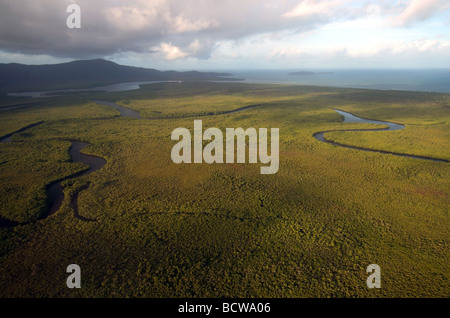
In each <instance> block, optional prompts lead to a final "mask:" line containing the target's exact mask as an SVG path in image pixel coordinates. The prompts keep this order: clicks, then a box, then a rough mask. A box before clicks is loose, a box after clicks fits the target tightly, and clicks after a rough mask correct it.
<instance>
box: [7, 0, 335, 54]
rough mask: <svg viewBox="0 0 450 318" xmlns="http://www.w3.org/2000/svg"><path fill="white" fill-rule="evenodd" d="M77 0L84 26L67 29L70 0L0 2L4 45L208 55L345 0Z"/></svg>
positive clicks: (321, 17) (313, 21)
mask: <svg viewBox="0 0 450 318" xmlns="http://www.w3.org/2000/svg"><path fill="white" fill-rule="evenodd" d="M74 2H76V3H77V4H79V5H80V7H81V13H82V27H81V29H72V30H70V29H68V28H67V27H66V18H67V16H68V14H67V13H66V6H67V5H68V4H69V3H70V2H69V1H55V0H39V1H31V0H28V1H17V0H0V49H1V50H3V51H7V52H18V53H23V54H47V55H51V56H58V57H74V58H80V57H95V56H106V55H113V54H116V53H120V52H127V51H128V52H136V53H143V52H155V51H157V52H161V51H162V52H164V54H165V58H166V59H167V58H169V59H172V58H179V57H186V56H196V57H199V58H207V57H209V56H210V55H211V52H212V50H213V49H214V47H215V46H216V43H218V42H220V41H226V40H239V39H243V38H246V37H249V36H253V35H255V34H262V33H265V32H273V33H276V32H281V31H284V30H295V31H294V32H305V31H308V30H312V29H314V28H317V27H318V26H320V25H323V24H326V23H328V22H329V21H330V19H332V17H331V16H333V18H335V17H336V15H339V14H340V13H336V12H335V13H331V11H330V9H331V8H333V7H336V6H337V4H338V3H340V1H312V0H307V1H300V2H299V1H298V0H285V1H279V0H265V1H262V0H245V1H242V0H221V1H208V0H196V1H195V4H193V3H192V2H190V1H184V0H152V1H145V0H116V1H109V0H96V1H90V0H77V1H74ZM325 11H326V12H325ZM341 11H342V10H341ZM325 13H326V14H325ZM287 17H288V18H287ZM193 43H196V44H195V46H196V48H194V47H192V46H193V45H194V44H193Z"/></svg>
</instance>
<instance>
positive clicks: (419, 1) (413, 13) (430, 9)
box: [394, 0, 450, 26]
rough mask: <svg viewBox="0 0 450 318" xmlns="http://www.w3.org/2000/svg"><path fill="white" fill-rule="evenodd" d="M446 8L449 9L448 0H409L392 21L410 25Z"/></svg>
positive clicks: (400, 24) (401, 24)
mask: <svg viewBox="0 0 450 318" xmlns="http://www.w3.org/2000/svg"><path fill="white" fill-rule="evenodd" d="M448 9H450V3H449V1H448V0H426V1H424V0H411V1H410V2H409V4H408V5H407V6H406V8H405V9H404V10H403V11H402V12H401V13H400V14H399V15H398V16H396V17H395V18H394V23H395V24H397V25H399V26H410V25H412V24H414V23H417V22H421V21H425V20H426V19H428V18H430V17H432V16H433V15H434V14H436V13H438V12H442V11H445V10H448Z"/></svg>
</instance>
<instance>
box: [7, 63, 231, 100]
mask: <svg viewBox="0 0 450 318" xmlns="http://www.w3.org/2000/svg"><path fill="white" fill-rule="evenodd" d="M224 76H231V74H228V73H213V72H197V71H190V72H176V71H158V70H155V69H148V68H141V67H132V66H124V65H119V64H116V63H114V62H110V61H106V60H101V59H97V60H80V61H73V62H68V63H62V64H50V65H24V64H17V63H11V64H0V92H1V93H7V92H9V93H11V92H20V91H36V90H37V91H40V90H54V89H67V88H88V87H94V86H101V85H108V84H114V83H121V82H135V81H161V80H220V79H229V78H226V77H225V78H224Z"/></svg>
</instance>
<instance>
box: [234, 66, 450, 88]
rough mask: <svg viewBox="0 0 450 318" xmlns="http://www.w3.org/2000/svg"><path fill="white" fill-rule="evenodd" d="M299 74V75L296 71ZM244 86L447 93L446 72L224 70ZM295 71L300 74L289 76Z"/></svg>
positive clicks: (448, 78) (449, 77)
mask: <svg viewBox="0 0 450 318" xmlns="http://www.w3.org/2000/svg"><path fill="white" fill-rule="evenodd" d="M299 71H300V72H299ZM228 72H229V73H232V74H233V77H237V78H242V79H245V80H244V82H248V83H278V84H302V85H317V86H332V87H350V88H367V89H381V90H407V91H423V92H441V93H450V69H428V70H427V69H417V70H391V69H352V70H344V69H339V70H309V69H301V70H265V71H263V70H248V71H243V70H228ZM293 72H299V73H300V74H301V75H290V73H293Z"/></svg>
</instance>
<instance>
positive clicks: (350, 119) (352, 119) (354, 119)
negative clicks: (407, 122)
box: [313, 109, 450, 162]
mask: <svg viewBox="0 0 450 318" xmlns="http://www.w3.org/2000/svg"><path fill="white" fill-rule="evenodd" d="M334 111H336V112H338V113H339V114H340V115H342V116H343V117H344V120H343V122H344V123H365V124H379V125H384V126H387V127H380V128H370V129H335V130H327V131H321V132H317V133H315V134H314V135H313V137H314V138H316V139H317V140H319V141H321V142H325V143H327V144H331V145H334V146H338V147H344V148H349V149H355V150H362V151H370V152H378V153H383V154H389V155H394V156H400V157H407V158H414V159H422V160H431V161H437V162H450V161H448V160H445V159H437V158H431V157H426V156H416V155H410V154H406V153H400V152H392V151H385V150H378V149H371V148H365V147H357V146H351V145H346V144H342V143H338V142H335V141H332V140H329V139H326V138H325V134H326V133H330V132H336V131H395V130H400V129H404V128H405V126H404V125H402V124H398V123H393V122H388V121H381V120H375V119H367V118H361V117H358V116H356V115H354V114H352V113H348V112H345V111H342V110H339V109H334Z"/></svg>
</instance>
